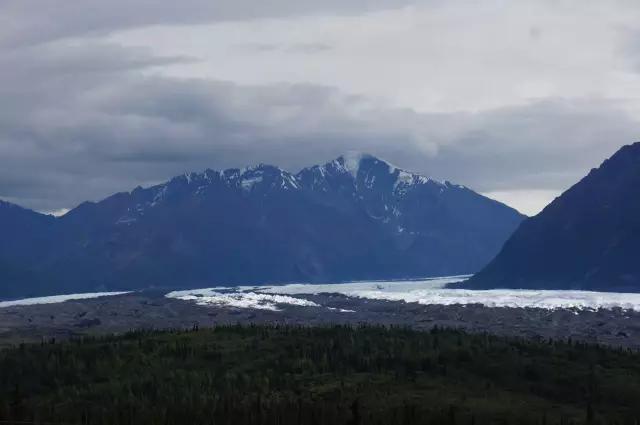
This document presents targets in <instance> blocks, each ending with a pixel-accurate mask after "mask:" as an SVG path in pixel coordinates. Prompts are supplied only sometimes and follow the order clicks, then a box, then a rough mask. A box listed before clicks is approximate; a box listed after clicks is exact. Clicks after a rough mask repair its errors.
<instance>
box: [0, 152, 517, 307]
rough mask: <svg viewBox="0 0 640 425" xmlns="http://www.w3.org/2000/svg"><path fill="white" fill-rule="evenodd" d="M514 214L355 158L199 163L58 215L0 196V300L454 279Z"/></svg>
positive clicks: (503, 235) (497, 240)
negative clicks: (292, 168)
mask: <svg viewBox="0 0 640 425" xmlns="http://www.w3.org/2000/svg"><path fill="white" fill-rule="evenodd" d="M523 218H524V216H522V215H521V214H519V213H518V212H517V211H516V210H514V209H512V208H510V207H508V206H506V205H504V204H501V203H499V202H497V201H494V200H492V199H489V198H486V197H484V196H482V195H480V194H478V193H475V192H474V191H472V190H470V189H468V188H466V187H464V186H460V185H457V184H452V183H450V182H447V181H444V182H441V181H437V180H434V179H431V178H428V177H424V176H422V175H418V174H415V173H410V172H407V171H404V170H402V169H399V168H397V167H394V166H393V165H390V164H389V163H387V162H385V161H383V160H380V159H378V158H375V157H373V156H371V155H366V154H348V155H343V156H341V157H339V158H337V159H335V160H333V161H330V162H328V163H326V164H324V165H316V166H313V167H309V168H305V169H303V170H302V171H300V172H299V173H297V174H292V173H289V172H287V171H285V170H282V169H280V168H278V167H275V166H271V165H265V164H260V165H257V166H254V167H248V168H244V169H228V170H224V171H214V170H206V171H204V172H202V173H188V174H184V175H181V176H178V177H175V178H173V179H171V180H170V181H168V182H166V183H163V184H159V185H156V186H152V187H148V188H142V187H138V188H136V189H134V190H133V191H131V192H123V193H117V194H115V195H113V196H110V197H108V198H106V199H104V200H102V201H100V202H85V203H82V204H81V205H79V206H78V207H76V208H74V209H73V210H71V211H69V212H68V213H67V214H65V215H63V216H61V217H52V216H49V215H44V214H40V213H37V212H34V211H30V210H27V209H23V208H21V207H19V206H16V205H13V204H9V203H5V202H2V203H0V232H2V234H3V238H2V239H0V281H1V282H3V283H2V286H0V297H4V298H10V297H19V296H31V295H44V294H54V293H66V292H78V291H81V292H90V291H97V290H126V289H139V288H150V287H174V288H175V287H183V288H188V287H197V286H200V287H202V286H215V285H226V284H251V283H265V282H291V281H305V282H318V281H343V280H354V279H390V278H408V277H423V276H436V275H451V274H467V273H473V272H476V271H478V270H479V269H481V268H482V267H483V266H484V265H485V264H486V263H487V262H489V260H491V258H493V257H494V256H495V254H496V253H497V252H498V251H499V250H500V248H501V246H502V244H503V243H504V241H505V240H506V239H507V238H508V237H509V235H510V234H511V233H512V232H513V231H514V229H515V228H516V227H517V226H518V225H519V224H520V222H521V221H522V220H523Z"/></svg>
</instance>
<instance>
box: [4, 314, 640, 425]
mask: <svg viewBox="0 0 640 425" xmlns="http://www.w3.org/2000/svg"><path fill="white" fill-rule="evenodd" d="M12 421H16V422H14V423H18V422H17V421H22V422H24V423H42V424H44V423H54V424H114V425H115V424H131V425H134V424H135V425H140V424H216V425H218V424H228V425H243V424H274V425H276V424H278V425H286V424H292V425H293V424H296V425H297V424H318V425H321V424H331V425H339V424H354V425H355V424H384V425H391V424H440V423H442V424H489V423H491V424H541V425H542V424H563V425H564V424H580V423H593V424H609V423H611V424H638V423H639V421H640V355H639V354H637V353H634V352H631V351H629V350H615V349H610V348H604V347H601V346H593V345H585V344H576V343H571V342H558V341H529V340H521V339H510V338H502V337H496V336H490V335H470V334H466V333H463V332H461V331H456V330H446V329H437V328H436V329H434V330H432V331H431V332H418V331H413V330H409V329H405V328H385V327H371V326H364V327H356V328H354V327H348V326H333V327H290V326H223V327H217V328H215V329H208V330H197V329H194V330H193V331H188V332H185V331H168V332H154V331H145V332H132V333H129V334H126V335H123V336H119V337H102V338H83V339H79V340H76V341H69V342H64V343H53V342H48V343H42V344H39V345H21V346H19V347H15V348H12V349H8V350H4V351H0V423H12Z"/></svg>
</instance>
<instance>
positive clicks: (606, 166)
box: [466, 143, 640, 292]
mask: <svg viewBox="0 0 640 425" xmlns="http://www.w3.org/2000/svg"><path fill="white" fill-rule="evenodd" d="M466 285H467V286H469V287H472V288H497V287H500V288H544V289H566V288H575V289H591V290H604V291H633V292H637V291H640V143H635V144H633V145H628V146H624V147H623V148H621V149H620V150H619V151H618V152H617V153H616V154H615V155H613V156H612V157H611V158H609V159H608V160H606V161H605V162H604V163H603V164H602V165H601V166H600V167H599V168H597V169H594V170H592V171H591V172H590V173H589V175H587V176H586V177H585V178H584V179H582V180H581V181H580V182H579V183H577V184H576V185H575V186H573V187H572V188H570V189H569V190H567V191H566V192H565V193H563V194H562V196H560V197H559V198H557V199H556V200H555V201H553V202H552V203H551V204H550V205H548V206H547V207H546V208H545V209H544V210H543V211H542V212H541V213H540V214H538V215H537V216H535V217H532V218H530V219H528V220H526V221H524V222H523V223H522V225H521V226H520V227H519V228H518V230H517V231H516V232H515V233H514V234H513V236H512V237H511V238H510V239H509V240H508V241H507V242H506V243H505V246H504V248H503V249H502V251H501V252H500V254H499V255H498V256H497V257H496V258H495V259H494V260H493V261H492V262H491V263H490V264H489V265H488V266H487V267H486V268H484V269H483V270H482V271H481V272H480V273H478V274H476V275H475V276H474V277H473V278H472V279H470V280H469V281H467V283H466Z"/></svg>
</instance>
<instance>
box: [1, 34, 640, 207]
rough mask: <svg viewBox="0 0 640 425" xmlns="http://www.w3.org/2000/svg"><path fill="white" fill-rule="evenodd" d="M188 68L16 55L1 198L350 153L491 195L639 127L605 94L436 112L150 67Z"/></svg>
mask: <svg viewBox="0 0 640 425" xmlns="http://www.w3.org/2000/svg"><path fill="white" fill-rule="evenodd" d="M182 60H185V59H184V58H162V57H155V56H152V55H150V54H148V52H144V51H139V50H133V51H132V50H129V49H125V48H122V47H118V46H113V45H104V44H100V43H94V44H91V45H86V46H84V47H83V48H81V49H73V48H68V46H66V45H63V46H59V45H49V46H46V47H37V48H31V49H25V50H21V51H20V52H19V54H15V55H8V56H5V57H3V58H2V59H1V60H0V69H5V70H6V69H11V70H16V69H19V70H20V72H3V73H2V74H0V87H1V88H0V95H1V96H2V98H3V99H10V101H5V102H2V103H1V104H0V197H2V198H5V199H9V200H12V201H17V202H18V203H21V204H23V205H26V206H28V207H32V208H36V209H39V210H56V209H60V208H66V207H72V206H74V205H76V204H77V203H79V202H81V201H83V200H85V199H94V200H95V199H100V198H102V197H104V196H107V195H109V194H110V193H112V192H115V191H120V190H129V189H131V188H133V187H135V186H136V185H138V184H150V183H153V182H157V181H161V180H164V179H167V178H169V177H171V176H172V175H175V174H179V173H182V172H185V171H191V170H201V169H204V168H207V167H213V168H224V167H230V166H242V165H246V164H251V163H257V162H270V163H274V164H278V165H281V166H284V167H286V168H288V169H291V170H296V169H298V168H300V167H303V166H306V165H310V164H312V163H315V162H320V161H323V160H328V159H330V158H332V157H335V156H337V155H339V154H340V153H342V152H343V151H345V150H361V151H368V152H371V153H373V154H376V155H379V156H381V157H383V158H386V159H388V160H390V161H391V162H396V163H398V164H399V165H401V166H404V167H406V168H409V169H413V170H416V171H420V172H424V173H426V174H430V175H433V176H435V177H438V178H447V179H451V180H453V181H456V182H459V183H462V184H466V185H468V186H470V187H473V188H475V189H477V190H482V191H489V190H507V189H512V188H518V187H529V188H549V187H553V188H557V187H563V186H567V185H568V184H570V183H571V182H573V181H574V180H575V179H576V178H577V177H578V176H579V175H580V174H582V173H584V172H585V170H587V169H588V168H589V167H591V166H594V165H596V164H597V163H598V162H599V161H600V160H601V159H602V158H604V157H605V156H607V155H608V154H610V153H611V152H612V151H613V150H615V149H616V148H617V147H618V146H619V145H621V144H623V143H626V142H630V141H632V137H633V134H634V131H636V130H637V123H636V122H635V121H632V120H631V119H630V118H628V117H627V116H626V115H625V114H624V113H622V112H620V111H619V110H618V109H617V108H616V105H615V104H613V103H610V102H606V101H603V100H602V99H591V100H588V99H587V100H580V101H575V100H574V101H570V100H563V99H556V100H547V101H540V102H537V103H533V104H531V105H528V106H519V107H509V108H503V109H498V110H492V111H488V112H481V113H476V114H471V113H447V114H424V113H417V112H415V111H413V110H411V109H401V108H390V107H384V106H381V105H379V104H377V103H376V102H374V101H372V100H371V99H368V98H367V97H363V96H351V95H348V94H345V93H342V92H340V91H339V90H337V89H334V88H331V87H326V86H318V85H308V84H278V85H266V86H241V85H237V84H233V83H229V82H220V81H210V80H202V79H177V78H168V77H160V76H154V75H152V74H145V73H144V72H142V71H144V70H147V69H150V68H151V69H152V68H153V67H155V66H158V65H159V64H164V63H173V62H175V61H178V62H179V61H182Z"/></svg>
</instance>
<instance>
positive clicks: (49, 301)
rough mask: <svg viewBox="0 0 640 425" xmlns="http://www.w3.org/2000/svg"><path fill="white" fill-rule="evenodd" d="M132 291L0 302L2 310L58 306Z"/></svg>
mask: <svg viewBox="0 0 640 425" xmlns="http://www.w3.org/2000/svg"><path fill="white" fill-rule="evenodd" d="M129 293H131V291H123V292H90V293H83V294H66V295H51V296H48V297H36V298H23V299H20V300H12V301H0V308H5V307H14V306H23V305H40V304H57V303H62V302H65V301H74V300H87V299H91V298H100V297H109V296H115V295H123V294H129Z"/></svg>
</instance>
